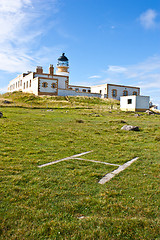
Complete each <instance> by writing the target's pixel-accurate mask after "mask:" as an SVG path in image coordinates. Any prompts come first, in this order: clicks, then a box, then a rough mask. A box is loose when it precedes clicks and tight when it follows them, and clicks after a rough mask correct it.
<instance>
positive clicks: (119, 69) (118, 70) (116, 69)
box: [108, 66, 126, 73]
mask: <svg viewBox="0 0 160 240" xmlns="http://www.w3.org/2000/svg"><path fill="white" fill-rule="evenodd" d="M108 71H109V72H115V73H123V72H125V71H126V68H125V67H120V66H108Z"/></svg>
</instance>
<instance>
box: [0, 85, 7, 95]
mask: <svg viewBox="0 0 160 240" xmlns="http://www.w3.org/2000/svg"><path fill="white" fill-rule="evenodd" d="M7 90H8V86H6V87H3V88H0V94H3V93H6V92H7Z"/></svg>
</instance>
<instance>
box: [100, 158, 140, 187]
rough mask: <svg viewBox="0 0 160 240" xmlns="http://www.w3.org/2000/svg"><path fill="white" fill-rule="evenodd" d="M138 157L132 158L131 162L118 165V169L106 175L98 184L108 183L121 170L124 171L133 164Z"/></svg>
mask: <svg viewBox="0 0 160 240" xmlns="http://www.w3.org/2000/svg"><path fill="white" fill-rule="evenodd" d="M138 158H139V157H136V158H133V159H132V160H130V161H128V162H126V163H124V164H123V165H120V166H119V168H117V169H116V170H114V171H112V172H111V173H107V174H106V175H105V176H104V177H103V178H102V179H101V180H100V181H99V182H98V183H100V184H104V183H106V182H108V181H110V180H111V179H112V178H113V177H115V175H117V174H119V173H120V172H122V171H123V170H125V169H126V168H127V167H129V166H130V165H131V164H132V163H133V162H135V161H136V160H137V159H138Z"/></svg>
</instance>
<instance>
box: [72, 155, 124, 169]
mask: <svg viewBox="0 0 160 240" xmlns="http://www.w3.org/2000/svg"><path fill="white" fill-rule="evenodd" d="M73 159H77V160H82V161H88V162H94V163H101V164H105V165H111V166H116V167H117V166H118V167H119V166H121V165H118V164H114V163H107V162H100V161H95V160H89V159H84V158H77V157H74V158H73Z"/></svg>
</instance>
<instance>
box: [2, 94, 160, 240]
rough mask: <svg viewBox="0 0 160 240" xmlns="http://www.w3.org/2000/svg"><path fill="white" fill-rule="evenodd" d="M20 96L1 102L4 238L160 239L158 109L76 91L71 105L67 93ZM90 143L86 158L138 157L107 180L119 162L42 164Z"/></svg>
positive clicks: (117, 159) (74, 161)
mask: <svg viewBox="0 0 160 240" xmlns="http://www.w3.org/2000/svg"><path fill="white" fill-rule="evenodd" d="M2 98H5V99H10V100H11V101H15V99H13V98H14V96H13V95H10V96H4V95H3V96H2ZM23 100H24V98H23ZM23 100H22V99H21V97H19V99H18V100H16V107H15V106H10V104H8V105H7V104H6V105H5V104H2V105H1V109H0V111H2V112H3V115H4V118H0V132H1V138H0V158H1V192H2V195H1V196H2V201H1V214H0V215H1V230H0V233H1V239H5V240H6V239H9V240H12V239H18V240H19V239H43V240H44V239H76V240H77V239H116V240H117V239H149V240H150V239H160V232H159V223H160V219H159V215H158V213H159V179H158V177H159V169H158V166H159V165H158V164H159V159H160V152H159V146H160V127H159V123H160V116H159V115H146V114H145V113H142V114H141V116H139V117H135V114H134V113H125V112H121V111H119V110H112V111H110V110H109V109H108V107H109V106H110V104H111V102H110V103H109V102H105V101H103V100H95V99H93V101H92V99H85V98H79V100H78V98H75V99H74V98H71V100H70V101H71V102H72V103H69V105H68V106H67V108H66V103H65V101H68V100H64V99H63V101H64V103H63V102H61V104H62V106H61V107H60V106H59V107H58V105H57V101H62V99H59V100H58V99H52V98H44V99H43V98H36V100H34V101H32V108H31V107H30V106H28V107H27V106H26V102H23ZM41 101H42V102H43V101H46V102H45V104H42V102H41ZM52 101H53V102H52ZM78 101H79V102H78ZM96 101H97V102H96ZM98 101H99V102H98ZM101 101H102V102H103V103H101ZM34 102H35V103H34ZM37 102H39V105H38V104H37ZM40 102H41V103H40ZM51 102H52V103H51ZM75 102H76V104H75ZM46 103H48V105H49V104H50V105H52V111H48V109H46V108H45V107H46ZM73 103H74V104H73ZM104 103H105V104H104ZM113 104H116V106H117V107H118V105H117V103H114V102H113ZM38 106H39V107H38ZM123 121H124V122H126V123H123ZM124 124H132V125H138V126H139V127H140V131H139V132H126V131H122V130H121V127H122V126H123V125H124ZM90 150H93V152H92V153H90V154H87V155H85V156H83V158H86V159H93V160H98V161H104V162H105V161H106V162H110V163H117V164H123V163H125V162H126V161H128V160H131V159H132V158H134V157H137V156H138V157H139V159H138V160H137V161H136V162H135V163H133V164H132V165H131V166H130V167H129V168H127V169H126V170H125V171H123V172H121V173H120V174H119V175H116V176H115V178H113V179H112V180H111V181H110V182H108V183H106V184H104V185H100V184H98V181H99V180H100V179H101V178H102V177H103V176H104V175H105V174H106V173H109V172H111V171H113V170H114V169H116V168H117V167H114V166H107V165H102V164H98V163H93V162H87V161H79V160H68V161H64V162H60V163H58V164H55V165H51V166H48V167H44V168H41V169H40V168H38V165H40V164H44V163H48V162H51V161H54V160H58V159H61V158H65V157H68V156H72V155H74V154H78V153H81V152H85V151H90Z"/></svg>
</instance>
